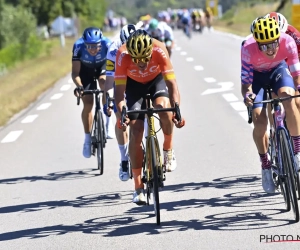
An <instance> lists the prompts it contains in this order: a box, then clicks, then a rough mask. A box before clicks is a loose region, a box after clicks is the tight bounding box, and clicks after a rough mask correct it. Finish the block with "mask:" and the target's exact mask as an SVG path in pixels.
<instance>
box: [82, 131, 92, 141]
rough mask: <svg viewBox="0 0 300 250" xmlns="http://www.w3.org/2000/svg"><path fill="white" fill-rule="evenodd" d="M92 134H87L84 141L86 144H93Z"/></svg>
mask: <svg viewBox="0 0 300 250" xmlns="http://www.w3.org/2000/svg"><path fill="white" fill-rule="evenodd" d="M91 140H92V139H91V134H90V133H87V134H85V139H84V141H85V142H91Z"/></svg>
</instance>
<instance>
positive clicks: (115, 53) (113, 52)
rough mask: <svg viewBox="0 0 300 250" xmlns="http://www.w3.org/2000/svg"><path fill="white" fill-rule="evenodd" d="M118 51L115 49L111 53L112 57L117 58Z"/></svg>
mask: <svg viewBox="0 0 300 250" xmlns="http://www.w3.org/2000/svg"><path fill="white" fill-rule="evenodd" d="M117 52H118V50H117V49H114V50H113V51H111V52H110V55H111V56H113V57H115V56H116V55H117Z"/></svg>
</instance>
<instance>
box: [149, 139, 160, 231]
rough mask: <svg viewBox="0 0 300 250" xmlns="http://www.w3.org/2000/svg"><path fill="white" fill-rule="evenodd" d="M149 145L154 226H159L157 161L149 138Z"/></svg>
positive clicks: (152, 143)
mask: <svg viewBox="0 0 300 250" xmlns="http://www.w3.org/2000/svg"><path fill="white" fill-rule="evenodd" d="M150 144H151V172H152V176H151V177H152V184H153V188H152V191H153V205H154V211H155V215H156V224H157V225H160V205H159V181H158V159H157V152H156V146H155V145H156V144H155V138H154V137H151V138H150Z"/></svg>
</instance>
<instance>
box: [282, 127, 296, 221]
mask: <svg viewBox="0 0 300 250" xmlns="http://www.w3.org/2000/svg"><path fill="white" fill-rule="evenodd" d="M279 138H280V148H281V150H280V151H281V158H282V167H283V169H284V172H285V175H286V179H285V182H286V183H287V186H288V188H287V189H288V191H289V193H290V200H291V205H292V209H293V213H294V218H295V221H296V222H298V221H299V209H298V198H297V194H296V186H295V176H294V165H293V161H292V157H293V155H294V154H293V152H292V149H291V147H290V145H289V144H288V138H287V134H286V133H285V131H284V130H281V131H279Z"/></svg>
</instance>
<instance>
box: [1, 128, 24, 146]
mask: <svg viewBox="0 0 300 250" xmlns="http://www.w3.org/2000/svg"><path fill="white" fill-rule="evenodd" d="M22 133H23V130H16V131H11V132H9V133H8V135H7V136H5V137H4V138H3V140H2V141H1V143H7V142H13V141H15V140H17V139H18V137H19V136H20V135H21V134H22Z"/></svg>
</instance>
